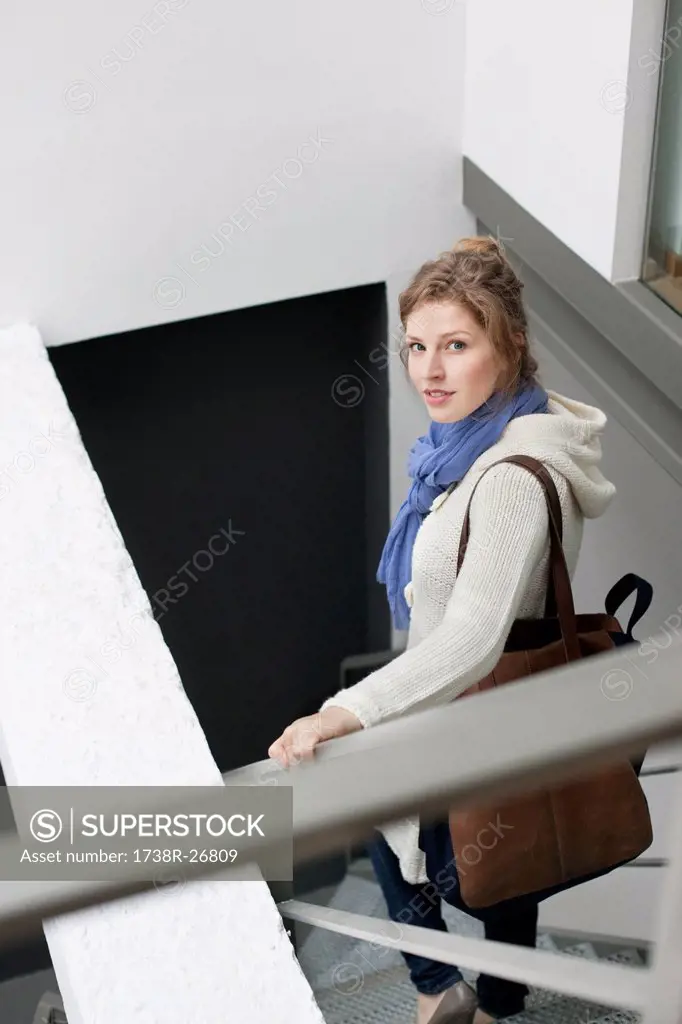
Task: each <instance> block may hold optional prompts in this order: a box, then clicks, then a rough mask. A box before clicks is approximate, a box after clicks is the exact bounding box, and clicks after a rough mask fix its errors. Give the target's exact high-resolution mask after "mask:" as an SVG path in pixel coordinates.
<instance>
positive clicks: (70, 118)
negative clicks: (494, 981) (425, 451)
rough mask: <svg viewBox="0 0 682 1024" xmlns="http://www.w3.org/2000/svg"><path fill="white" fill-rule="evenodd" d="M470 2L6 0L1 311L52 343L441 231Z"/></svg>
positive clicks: (454, 157) (297, 276)
mask: <svg viewBox="0 0 682 1024" xmlns="http://www.w3.org/2000/svg"><path fill="white" fill-rule="evenodd" d="M463 20H464V7H463V6H462V4H461V3H453V2H451V0H442V2H441V0H437V2H434V0H421V2H420V0H402V2H400V3H396V0H378V2H375V3H373V4H366V3H363V2H361V0H349V2H347V3H345V4H341V5H339V4H337V5H330V4H320V3H318V2H316V0H294V2H292V3H288V4H282V3H278V2H275V0H270V2H269V3H259V4H245V3H240V4H226V3H221V2H220V0H201V2H198V0H157V2H156V3H155V4H154V2H153V0H148V2H147V3H146V4H145V3H140V2H139V0H120V2H118V3H116V4H108V5H104V6H102V5H96V6H93V5H92V4H89V3H87V2H86V0H67V2H66V3H63V4H60V5H57V6H55V5H54V4H49V3H46V2H43V3H39V4H38V6H37V7H36V6H35V5H33V6H27V7H26V8H21V7H18V6H16V5H13V10H12V13H11V15H8V16H6V17H5V19H4V21H3V30H2V36H1V37H0V87H1V88H2V93H3V94H4V95H5V96H9V95H12V102H11V103H6V104H4V105H3V109H2V114H1V115H0V132H1V137H2V152H3V157H2V161H1V162H0V223H2V242H1V244H0V326H3V325H7V324H10V323H13V322H17V321H31V322H34V323H36V324H37V325H38V327H39V328H40V329H41V332H42V335H43V338H44V340H45V342H46V344H47V345H56V344H62V343H64V342H70V341H76V340H79V339H82V338H87V337H92V336H97V335H103V334H107V333H110V332H118V331H125V330H128V329H130V328H135V327H140V326H145V325H149V324H155V323H160V322H164V321H168V320H176V319H186V318H189V317H195V316H200V315H204V314H210V313H214V312H219V311H224V310H228V309H233V308H238V307H246V306H250V305H254V304H260V303H265V302H271V301H276V300H278V299H286V298H291V297H294V296H297V295H303V294H311V293H316V292H321V291H325V290H331V289H339V288H344V287H347V286H351V285H357V284H363V283H367V282H373V281H378V280H383V279H384V278H385V277H386V276H387V274H389V273H391V272H392V271H394V270H395V269H402V268H404V267H408V268H409V267H412V266H413V265H415V264H417V263H419V262H421V261H422V260H423V259H426V258H427V257H429V256H431V255H432V254H433V252H434V251H438V250H439V249H440V248H442V247H445V246H447V245H449V244H450V243H451V242H452V240H453V236H454V235H455V233H456V225H455V216H456V210H457V206H458V202H459V198H460V195H461V147H460V140H461V127H460V122H461V102H462V89H463V58H464V36H463ZM314 136H320V137H322V138H324V139H326V140H329V141H327V142H324V143H323V144H322V145H321V146H318V148H317V149H316V148H315V146H314V145H312V146H311V144H310V139H311V137H314ZM299 159H300V160H303V161H305V160H307V161H310V162H309V163H303V164H299V163H297V162H296V161H298V160H299ZM287 175H289V176H287ZM275 176H276V178H275ZM277 179H278V180H277ZM259 189H260V192H259ZM259 200H260V209H259V208H258V205H257V204H258V203H259ZM221 225H223V227H222V231H223V236H227V237H228V239H229V241H227V242H225V241H224V238H221V235H220V234H219V229H220V228H221ZM214 234H215V236H216V237H215V238H212V236H213V235H214ZM203 245H207V246H209V247H210V250H211V251H212V252H214V253H216V254H217V253H218V252H219V246H221V245H222V246H223V247H224V249H225V251H224V252H223V254H222V255H216V256H215V257H213V256H208V255H206V253H205V251H202V248H201V247H202V246H203ZM193 254H194V256H193Z"/></svg>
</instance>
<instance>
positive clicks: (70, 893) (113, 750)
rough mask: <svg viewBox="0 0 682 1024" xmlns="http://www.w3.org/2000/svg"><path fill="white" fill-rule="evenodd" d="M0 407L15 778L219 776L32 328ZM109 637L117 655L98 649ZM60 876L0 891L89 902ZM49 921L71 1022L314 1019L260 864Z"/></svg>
mask: <svg viewBox="0 0 682 1024" xmlns="http://www.w3.org/2000/svg"><path fill="white" fill-rule="evenodd" d="M122 415H125V412H124V410H122ZM0 417H1V424H2V429H0V580H1V581H2V582H1V585H0V652H1V656H2V671H1V672H0V758H1V759H2V765H3V770H4V774H5V778H6V781H7V784H8V785H11V786H21V785H92V786H98V785H128V786H136V785H201V786H209V785H215V786H222V778H221V775H220V772H219V770H218V767H217V765H216V763H215V761H214V759H213V757H212V755H211V752H210V750H209V747H208V744H207V742H206V738H205V736H204V734H203V731H202V729H201V727H200V725H199V722H198V720H197V717H196V715H195V713H194V710H193V708H192V706H191V704H190V702H189V700H188V699H187V696H186V694H185V692H184V690H183V688H182V684H181V682H180V679H179V677H178V672H177V669H176V666H175V664H174V662H173V659H172V657H171V654H170V652H169V650H168V648H167V647H166V645H165V643H164V641H163V637H162V634H161V631H160V629H159V627H158V625H157V623H156V622H155V621H154V619H153V615H152V612H151V607H150V604H149V601H148V599H147V597H146V595H145V593H144V591H143V589H142V586H141V584H140V581H139V578H138V576H137V573H136V572H135V569H134V567H133V565H132V563H131V560H130V557H129V556H128V554H127V552H126V549H125V546H124V543H123V539H122V537H121V535H120V532H119V530H118V528H117V526H116V523H115V521H114V519H113V517H112V515H111V512H110V510H109V507H108V504H107V502H106V498H105V496H104V493H103V491H102V487H101V484H100V482H99V480H98V478H97V476H96V475H95V473H94V471H93V469H92V466H91V464H90V461H89V459H88V456H87V454H86V452H85V450H84V448H83V445H82V442H81V439H80V437H79V435H78V431H77V429H76V426H75V423H74V421H73V417H72V416H71V414H70V411H69V409H68V406H67V404H66V400H65V398H64V395H63V393H62V390H61V388H60V386H59V382H58V380H57V378H56V376H55V374H54V372H53V370H52V367H51V365H50V362H49V360H48V357H47V353H46V351H45V349H44V347H43V345H42V342H41V339H40V337H39V335H38V333H37V331H36V330H35V329H33V328H31V327H21V328H16V329H12V330H4V331H0ZM112 637H113V638H114V640H116V639H117V638H119V637H121V638H122V639H124V640H125V645H123V644H122V645H121V650H122V655H121V657H119V658H118V659H116V658H112V657H108V658H107V659H103V657H102V652H103V647H104V645H105V644H106V643H107V642H108V641H109V642H111V638H112ZM103 666H106V667H105V668H104V667H103ZM225 713H226V714H229V713H231V709H230V708H229V707H227V706H226V708H225ZM1 864H2V858H1V857H0V865H1ZM59 888H60V891H61V892H62V893H63V896H64V897H65V901H62V902H61V903H60V901H56V902H55V901H54V900H52V901H51V900H50V895H49V894H50V889H51V886H50V884H49V883H44V882H43V883H34V884H31V885H26V886H24V885H22V884H20V883H17V882H4V883H2V884H1V885H0V902H2V901H3V900H4V901H5V902H6V906H8V907H9V905H11V904H12V903H14V909H15V911H18V913H17V914H16V915H15V916H14V922H15V924H16V925H17V926H20V927H21V926H24V925H26V923H27V920H30V921H31V922H32V925H33V927H35V926H36V925H38V924H39V921H40V918H41V917H44V916H46V911H47V905H48V904H50V902H52V907H53V909H60V908H61V909H66V906H67V905H68V904H69V902H70V903H71V905H72V906H74V905H77V900H76V899H75V893H76V892H78V891H79V890H83V889H84V890H86V891H87V892H88V893H89V897H88V899H89V902H91V903H96V902H97V891H98V888H97V886H96V885H93V884H92V883H91V884H90V885H89V886H87V885H85V886H83V885H78V884H77V883H63V884H61V886H59ZM24 900H25V901H26V905H24V907H23V909H21V910H19V909H18V908H19V906H20V905H21V904H22V903H23V901H24ZM32 900H35V901H36V902H35V904H34V906H33V907H32V908H31V909H29V905H30V902H31V901H32ZM15 901H17V902H15ZM45 934H46V937H47V941H48V944H49V948H50V952H51V955H52V960H53V963H54V967H55V971H56V974H57V979H58V983H59V988H60V991H61V994H62V996H63V999H64V1005H65V1011H66V1014H67V1017H68V1020H69V1024H95V1022H96V1024H137V1022H139V1024H157V1022H158V1024H161V1022H163V1024H190V1022H191V1024H215V1022H216V1021H218V1020H221V1021H239V1022H240V1024H290V1022H291V1021H296V1022H297V1024H298V1022H304V1024H321V1022H322V1016H321V1014H320V1011H319V1009H318V1007H317V1006H316V1004H315V1001H314V998H313V995H312V991H311V989H310V986H309V985H308V982H307V981H306V979H305V978H304V976H303V973H302V971H301V969H300V966H299V965H298V962H297V961H296V959H295V957H294V955H293V950H292V946H291V943H290V941H289V939H288V937H287V935H286V932H285V930H284V928H283V925H282V921H281V917H280V915H279V913H278V911H277V908H276V905H275V903H274V901H273V899H272V896H271V894H270V891H269V889H268V887H267V885H266V884H265V882H263V881H262V880H260V881H253V882H248V883H244V884H242V885H227V884H224V883H222V882H220V881H217V880H210V879H207V880H202V881H200V882H198V883H196V884H193V885H186V886H185V887H184V888H183V887H181V886H180V887H177V888H175V889H167V890H161V891H156V890H152V891H150V892H145V893H138V894H137V895H136V896H133V897H131V898H130V899H127V900H123V901H121V902H117V903H103V904H101V905H98V906H92V907H90V908H88V909H86V910H83V911H81V912H78V913H75V914H71V915H68V916H63V917H59V918H58V919H54V920H50V921H47V922H46V923H45ZM13 935H14V937H16V935H17V933H16V932H10V933H9V934H6V935H5V938H7V939H12V937H13ZM264 978H267V983H265V984H264Z"/></svg>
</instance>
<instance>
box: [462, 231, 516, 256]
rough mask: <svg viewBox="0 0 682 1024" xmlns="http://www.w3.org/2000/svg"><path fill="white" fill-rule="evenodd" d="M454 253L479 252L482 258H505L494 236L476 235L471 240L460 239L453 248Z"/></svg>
mask: <svg viewBox="0 0 682 1024" xmlns="http://www.w3.org/2000/svg"><path fill="white" fill-rule="evenodd" d="M452 251H453V252H477V253H480V254H481V256H497V257H498V258H500V259H501V258H503V250H502V245H501V243H500V242H498V241H497V239H496V238H493V236H492V235H474V236H472V237H471V238H460V240H459V242H456V243H455V245H453V247H452Z"/></svg>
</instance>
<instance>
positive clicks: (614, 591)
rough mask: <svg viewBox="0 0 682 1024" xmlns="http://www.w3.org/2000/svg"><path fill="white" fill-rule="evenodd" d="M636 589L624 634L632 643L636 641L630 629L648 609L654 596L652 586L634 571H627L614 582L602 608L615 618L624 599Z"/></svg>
mask: <svg viewBox="0 0 682 1024" xmlns="http://www.w3.org/2000/svg"><path fill="white" fill-rule="evenodd" d="M635 591H637V597H636V599H635V607H634V608H633V610H632V615H631V616H630V621H629V622H628V626H627V629H626V630H625V636H627V637H628V638H629V639H630V641H631V642H632V643H636V642H637V641H636V640H635V638H634V637H633V635H632V631H633V629H634V628H635V626H636V625H637V623H638V622H639V620H640V619H641V618H642V616H643V615H646V613H647V612H648V611H649V607H650V605H651V600H652V598H653V596H654V588H653V587H652V586H651V584H650V583H649V582H648V581H647V580H645V579H642V577H641V576H637V574H636V573H634V572H628V573H626V574H625V576H622V577H621V578H620V579H619V580H618V582H617V583H614V584H613V586H612V587H611V589H610V590H609V592H608V594H607V595H606V600H605V601H604V608H605V609H606V614H607V615H613V616H614V617H616V618H617V616H616V612H617V611H618V609H619V608H620V606H621V605H622V604H623V602H624V601H627V599H628V598H629V597H630V596H631V595H632V594H634V592H635Z"/></svg>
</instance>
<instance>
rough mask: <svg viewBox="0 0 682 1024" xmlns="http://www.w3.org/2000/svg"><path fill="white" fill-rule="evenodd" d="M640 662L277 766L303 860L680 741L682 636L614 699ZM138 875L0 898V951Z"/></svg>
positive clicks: (244, 775) (510, 694)
mask: <svg viewBox="0 0 682 1024" xmlns="http://www.w3.org/2000/svg"><path fill="white" fill-rule="evenodd" d="M633 657H636V654H635V653H634V651H633V652H630V651H629V649H628V648H618V649H616V650H615V651H611V652H608V653H604V654H601V655H599V656H597V657H594V658H589V659H586V660H583V661H580V662H577V663H574V664H572V665H568V666H565V667H563V668H559V669H552V670H551V671H549V672H545V673H542V674H539V675H536V676H533V677H530V678H528V679H525V680H523V681H520V682H518V683H516V684H514V685H513V686H507V687H503V688H501V689H498V690H496V691H494V692H489V693H485V694H481V695H480V696H479V698H478V699H477V700H464V701H461V702H457V703H456V704H455V705H452V704H450V705H445V706H441V707H437V708H431V709H429V710H425V711H421V712H418V713H416V714H413V715H409V716H404V717H403V718H400V719H396V720H394V721H392V722H386V723H382V724H381V725H378V726H375V727H374V728H372V729H369V730H366V731H363V732H359V733H355V734H353V735H351V736H347V737H344V738H343V739H338V740H332V741H328V742H327V743H324V744H322V745H321V746H320V747H319V748H318V754H317V756H316V758H315V759H314V761H312V762H311V763H307V764H301V765H299V766H297V767H294V768H291V769H288V770H287V771H286V772H285V771H283V770H282V772H281V774H280V777H281V780H282V782H283V783H284V784H286V785H291V786H293V791H294V820H293V838H294V861H295V863H297V864H300V863H305V862H306V861H311V860H315V859H317V858H319V857H321V856H324V855H326V854H330V853H334V852H337V851H339V850H342V849H345V848H347V847H348V845H349V844H350V843H352V842H354V841H362V840H364V839H366V838H367V837H368V836H369V835H370V834H371V833H372V831H373V829H374V828H375V826H376V825H377V824H379V825H380V824H383V823H385V822H388V821H390V820H393V819H397V818H402V817H405V816H407V815H410V814H416V813H419V814H420V816H421V818H422V820H425V821H426V820H429V819H434V818H437V817H438V816H439V815H442V814H443V812H444V811H446V810H447V809H448V808H449V807H453V806H463V805H466V804H469V803H472V802H478V801H484V800H485V801H487V800H488V799H489V798H490V797H491V796H499V797H504V796H512V795H514V794H516V793H520V792H523V791H524V790H528V789H529V788H530V789H532V788H533V787H534V786H536V785H538V783H539V782H542V784H547V783H551V782H553V781H556V780H559V779H561V778H565V777H568V776H575V775H576V774H581V773H583V772H584V771H586V770H588V769H589V768H590V767H593V766H597V765H600V764H604V763H608V762H609V761H610V760H613V758H614V757H617V756H620V755H622V756H632V755H636V754H638V753H640V752H641V751H642V749H644V748H645V747H646V746H648V745H650V744H651V743H654V742H656V741H662V740H666V739H670V738H673V737H676V736H679V735H682V686H681V685H680V681H679V677H680V667H681V666H682V637H679V636H678V637H675V638H674V640H673V641H672V642H671V644H670V646H669V647H668V648H667V650H663V651H660V653H659V657H658V659H657V660H656V661H655V662H654V663H653V664H647V665H646V673H644V669H643V668H642V669H641V671H642V675H643V677H644V681H638V683H637V684H636V685H634V684H633V686H632V688H628V691H627V692H621V691H618V692H619V697H620V699H617V700H616V699H613V696H614V692H615V691H614V688H613V681H614V680H615V679H616V678H621V679H623V680H632V678H633V677H632V673H631V671H629V670H631V669H632V667H633V662H632V658H633ZM500 724H501V727H500ZM273 769H274V765H273V763H272V762H260V763H258V764H256V765H252V766H247V768H245V769H240V770H238V771H236V772H230V773H228V774H227V775H226V776H224V782H225V784H226V785H228V786H230V785H243V784H258V782H259V781H262V780H263V775H264V773H266V772H267V773H270V779H269V780H268V781H272V772H273ZM249 780H250V781H249ZM213 801H214V798H211V801H210V804H211V806H210V807H209V800H208V799H206V800H204V801H203V802H202V800H201V799H199V800H197V806H196V811H197V812H198V813H201V812H202V811H208V810H210V809H212V808H213V807H214V803H213ZM204 804H205V806H204ZM131 809H132V810H134V809H135V808H134V807H132V808H131ZM171 810H172V809H171ZM286 839H287V835H286V833H285V832H284V831H283V830H282V829H277V830H275V831H271V832H270V833H269V835H268V837H267V839H266V840H262V839H261V840H260V841H258V840H256V839H253V840H252V841H250V842H249V840H248V839H246V837H245V839H244V844H243V846H242V851H243V853H242V863H243V861H244V860H247V859H248V858H249V857H251V856H253V857H254V859H257V858H258V856H259V851H260V852H264V850H265V848H266V847H267V848H268V849H277V848H280V845H281V843H282V842H283V841H286ZM20 848H21V840H20V839H19V838H18V837H11V838H5V839H2V840H0V864H2V863H3V858H5V857H8V858H9V857H12V858H16V856H17V850H18V849H20ZM5 862H6V861H5ZM13 862H15V861H13ZM121 867H123V866H121ZM144 872H145V868H144V865H135V864H130V865H126V866H125V868H124V869H123V873H124V877H122V878H121V879H120V880H119V881H116V882H113V881H112V882H102V883H100V882H95V883H93V882H17V883H15V884H14V885H13V887H12V890H11V891H10V892H8V893H3V894H2V895H1V897H0V947H2V946H12V945H14V944H16V943H17V942H20V941H22V940H23V938H24V937H26V936H27V935H30V934H34V933H37V932H38V931H39V930H40V928H41V926H42V921H43V919H45V918H47V917H52V916H55V915H58V914H63V913H66V912H68V911H72V910H77V909H81V908H84V907H88V906H94V905H96V904H99V903H105V902H108V901H110V900H115V899H119V898H122V897H125V896H127V895H130V894H132V893H135V892H140V891H144V890H149V889H152V888H153V887H154V882H153V881H152V880H150V879H149V878H145V877H143V875H144ZM182 873H183V876H184V877H185V878H186V879H187V880H189V879H196V878H200V877H220V878H224V879H229V878H232V879H240V878H242V879H243V878H246V877H251V878H256V877H260V876H259V873H258V872H257V871H252V873H251V874H249V873H248V872H246V873H245V869H244V868H239V867H229V868H227V867H226V866H225V865H221V864H210V863H206V864H196V865H194V864H183V867H182Z"/></svg>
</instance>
